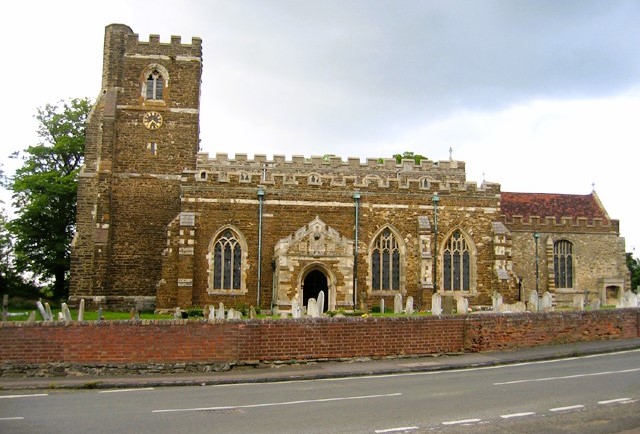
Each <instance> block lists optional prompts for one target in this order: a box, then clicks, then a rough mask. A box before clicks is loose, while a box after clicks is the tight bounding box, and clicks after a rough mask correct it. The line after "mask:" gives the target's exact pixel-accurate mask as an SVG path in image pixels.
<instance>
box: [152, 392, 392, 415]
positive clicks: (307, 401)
mask: <svg viewBox="0 0 640 434" xmlns="http://www.w3.org/2000/svg"><path fill="white" fill-rule="evenodd" d="M400 395H402V393H387V394H384V395H360V396H345V397H336V398H323V399H304V400H300V401H285V402H265V403H263V404H248V405H228V406H221V407H199V408H168V409H165V410H153V411H151V413H176V412H184V411H214V410H233V409H238V408H259V407H276V406H280V405H296V404H312V403H316V402H331V401H350V400H355V399H371V398H388V397H392V396H400Z"/></svg>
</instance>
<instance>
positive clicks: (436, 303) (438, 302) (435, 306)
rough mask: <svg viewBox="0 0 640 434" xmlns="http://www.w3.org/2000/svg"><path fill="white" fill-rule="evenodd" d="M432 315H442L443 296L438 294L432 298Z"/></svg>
mask: <svg viewBox="0 0 640 434" xmlns="http://www.w3.org/2000/svg"><path fill="white" fill-rule="evenodd" d="M431 314H432V315H442V296H441V295H440V294H439V293H437V292H436V293H434V294H433V295H432V296H431Z"/></svg>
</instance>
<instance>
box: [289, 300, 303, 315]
mask: <svg viewBox="0 0 640 434" xmlns="http://www.w3.org/2000/svg"><path fill="white" fill-rule="evenodd" d="M291 316H292V317H293V318H300V316H301V312H300V302H298V297H293V300H291Z"/></svg>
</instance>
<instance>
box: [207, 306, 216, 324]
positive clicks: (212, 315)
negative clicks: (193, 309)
mask: <svg viewBox="0 0 640 434" xmlns="http://www.w3.org/2000/svg"><path fill="white" fill-rule="evenodd" d="M207 307H208V309H207V310H208V311H209V312H208V313H207V319H208V320H209V321H215V320H216V308H215V307H214V306H213V305H212V304H208V305H207Z"/></svg>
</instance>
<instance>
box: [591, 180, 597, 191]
mask: <svg viewBox="0 0 640 434" xmlns="http://www.w3.org/2000/svg"><path fill="white" fill-rule="evenodd" d="M594 191H596V183H595V182H592V183H591V193H593V192H594Z"/></svg>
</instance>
